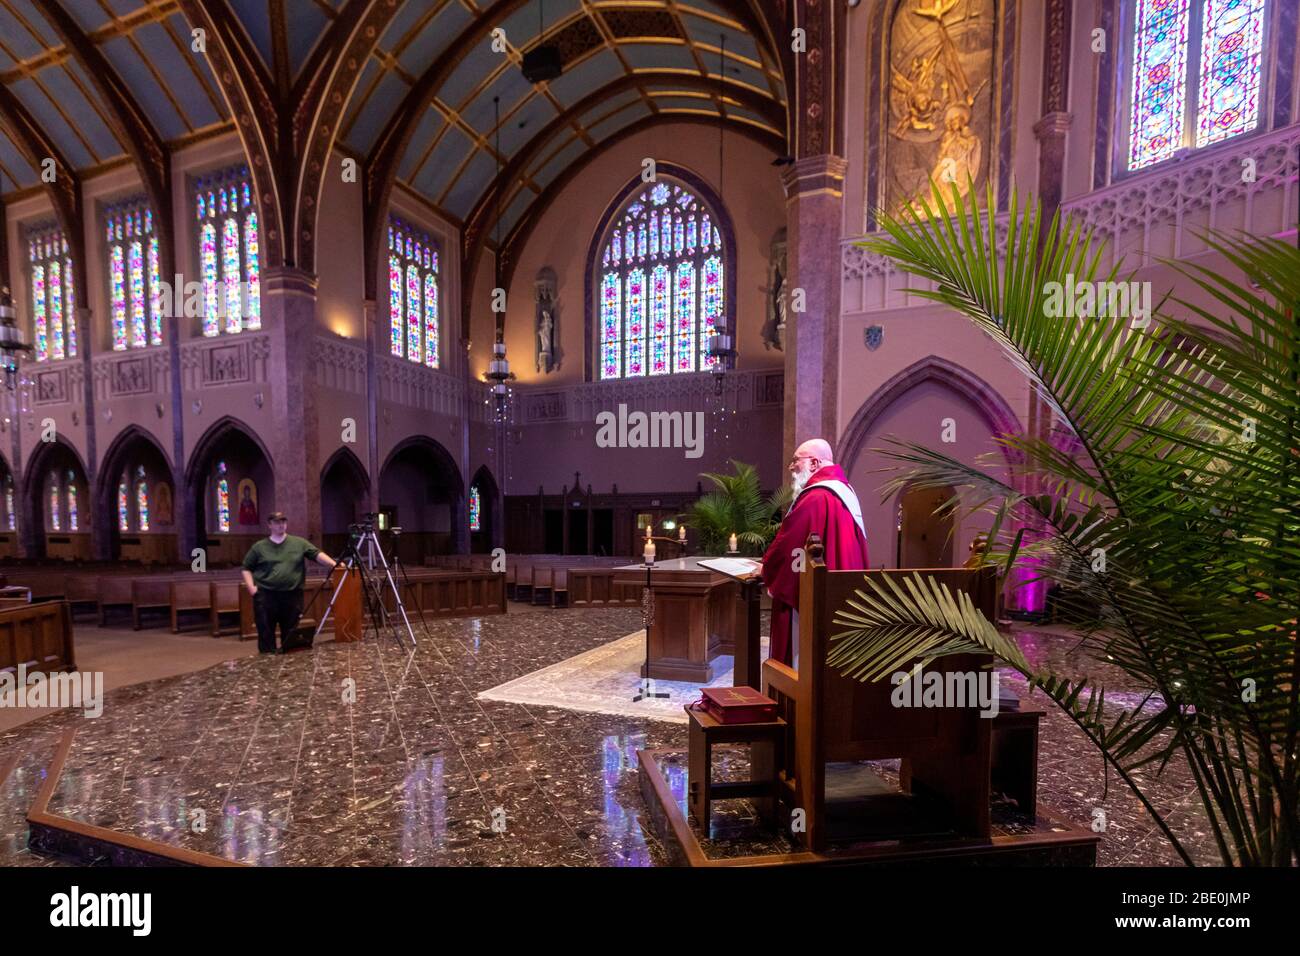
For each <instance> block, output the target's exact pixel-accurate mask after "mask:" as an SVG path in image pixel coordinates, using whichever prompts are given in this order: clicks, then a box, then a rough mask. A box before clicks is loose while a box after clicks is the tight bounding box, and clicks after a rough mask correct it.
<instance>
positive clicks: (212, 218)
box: [194, 166, 262, 337]
mask: <svg viewBox="0 0 1300 956" xmlns="http://www.w3.org/2000/svg"><path fill="white" fill-rule="evenodd" d="M194 197H195V198H194V210H195V218H196V220H197V221H198V223H199V230H198V235H199V273H200V276H201V278H202V284H203V334H204V335H205V336H208V337H212V336H215V335H222V334H235V333H238V332H243V331H245V330H252V329H260V328H261V327H262V300H261V291H262V262H261V253H260V235H259V233H258V220H257V210H256V209H254V208H253V193H252V189H251V186H250V182H249V176H248V168H247V167H245V166H236V167H232V168H231V169H226V170H223V171H221V172H219V173H215V174H213V175H211V176H206V177H204V178H202V179H200V180H199V181H198V183H196V185H195V192H194Z"/></svg>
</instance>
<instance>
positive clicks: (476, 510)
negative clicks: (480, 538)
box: [469, 485, 483, 531]
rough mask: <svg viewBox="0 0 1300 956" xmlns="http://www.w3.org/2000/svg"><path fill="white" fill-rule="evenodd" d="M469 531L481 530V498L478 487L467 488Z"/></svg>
mask: <svg viewBox="0 0 1300 956" xmlns="http://www.w3.org/2000/svg"><path fill="white" fill-rule="evenodd" d="M469 530H470V531H482V530H483V496H482V494H480V493H479V490H478V485H470V486H469Z"/></svg>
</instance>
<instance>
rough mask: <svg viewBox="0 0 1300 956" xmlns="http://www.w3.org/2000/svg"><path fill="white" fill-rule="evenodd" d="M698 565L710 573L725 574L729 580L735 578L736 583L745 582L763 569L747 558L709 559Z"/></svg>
mask: <svg viewBox="0 0 1300 956" xmlns="http://www.w3.org/2000/svg"><path fill="white" fill-rule="evenodd" d="M699 565H700V567H702V568H708V569H709V570H710V571H717V572H718V573H719V574H725V575H726V576H727V577H729V578H735V579H736V580H737V581H746V580H748V579H749V578H752V577H755V576H756V575H757V574H758V573H759V571H761V570H762V568H763V566H762V565H761V564H759V563H758V562H757V561H750V560H749V559H748V558H709V559H707V560H702V561H700V562H699Z"/></svg>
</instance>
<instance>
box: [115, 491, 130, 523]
mask: <svg viewBox="0 0 1300 956" xmlns="http://www.w3.org/2000/svg"><path fill="white" fill-rule="evenodd" d="M130 504H131V499H130V496H129V495H128V493H127V490H126V481H125V480H122V481H119V482H118V483H117V530H118V531H130V530H131V507H130Z"/></svg>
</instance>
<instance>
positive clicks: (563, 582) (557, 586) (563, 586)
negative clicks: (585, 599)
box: [551, 568, 569, 607]
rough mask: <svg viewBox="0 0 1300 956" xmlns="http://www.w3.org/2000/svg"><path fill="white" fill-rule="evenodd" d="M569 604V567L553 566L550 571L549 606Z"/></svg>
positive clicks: (566, 605)
mask: <svg viewBox="0 0 1300 956" xmlns="http://www.w3.org/2000/svg"><path fill="white" fill-rule="evenodd" d="M568 606H569V569H568V568H555V569H554V570H552V572H551V607H568Z"/></svg>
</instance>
